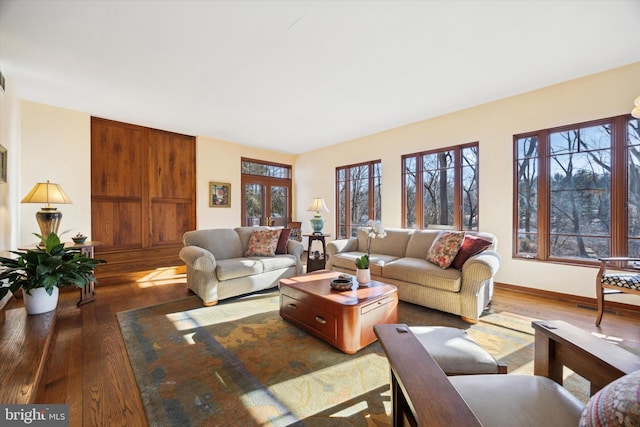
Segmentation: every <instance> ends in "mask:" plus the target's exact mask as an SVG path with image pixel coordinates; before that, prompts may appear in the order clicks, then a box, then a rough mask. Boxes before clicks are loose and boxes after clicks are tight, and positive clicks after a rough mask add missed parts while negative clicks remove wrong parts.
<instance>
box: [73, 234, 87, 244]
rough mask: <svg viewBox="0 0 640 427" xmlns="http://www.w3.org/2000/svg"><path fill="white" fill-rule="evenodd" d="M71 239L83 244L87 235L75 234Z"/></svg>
mask: <svg viewBox="0 0 640 427" xmlns="http://www.w3.org/2000/svg"><path fill="white" fill-rule="evenodd" d="M71 240H73V243H76V244H82V243H84V241H85V240H87V236H80V235H77V236H73V237H72V238H71Z"/></svg>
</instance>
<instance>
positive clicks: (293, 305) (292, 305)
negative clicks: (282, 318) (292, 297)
mask: <svg viewBox="0 0 640 427" xmlns="http://www.w3.org/2000/svg"><path fill="white" fill-rule="evenodd" d="M289 308H293V309H294V310H295V309H296V308H298V307H296V305H295V304H289Z"/></svg>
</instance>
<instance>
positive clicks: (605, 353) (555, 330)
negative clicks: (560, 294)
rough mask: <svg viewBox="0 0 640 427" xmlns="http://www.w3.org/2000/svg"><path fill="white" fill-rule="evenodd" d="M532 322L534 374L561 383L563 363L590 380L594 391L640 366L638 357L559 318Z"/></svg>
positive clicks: (592, 391) (593, 392)
mask: <svg viewBox="0 0 640 427" xmlns="http://www.w3.org/2000/svg"><path fill="white" fill-rule="evenodd" d="M531 326H533V329H535V331H536V341H535V359H534V365H533V366H534V368H533V373H534V375H543V376H545V377H549V378H551V379H552V380H554V381H555V382H557V383H558V384H562V377H563V375H562V371H563V366H566V367H567V368H569V369H571V370H572V371H573V372H575V373H576V374H578V375H580V376H582V377H583V378H586V379H587V380H588V381H589V382H590V383H591V390H590V391H591V395H593V394H595V393H596V392H597V391H598V390H600V389H601V388H602V387H604V386H606V385H607V384H609V383H610V382H612V381H615V380H616V379H618V378H620V377H622V376H624V375H626V374H630V373H631V372H633V371H635V370H638V369H640V357H638V356H636V355H634V354H633V353H630V352H628V351H627V350H625V349H623V348H621V347H618V346H615V345H612V344H611V343H609V342H606V341H605V340H603V339H596V338H595V337H594V336H593V335H591V334H590V333H588V332H586V331H584V330H582V329H580V328H577V327H575V326H573V325H570V324H569V323H567V322H563V321H562V320H550V321H542V320H537V321H534V322H532V323H531Z"/></svg>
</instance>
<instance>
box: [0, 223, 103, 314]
mask: <svg viewBox="0 0 640 427" xmlns="http://www.w3.org/2000/svg"><path fill="white" fill-rule="evenodd" d="M34 234H35V233H34ZM35 235H36V236H38V238H40V240H41V242H42V244H43V246H34V248H33V249H29V250H26V251H11V253H12V254H14V255H17V258H3V257H0V281H2V280H6V281H7V282H8V285H9V286H2V287H0V299H2V298H3V297H4V296H5V295H6V294H7V293H9V291H11V292H12V293H16V292H17V291H18V289H22V290H23V296H24V305H25V309H26V310H27V314H40V313H46V312H47V311H51V310H54V309H55V308H56V306H57V305H58V292H59V288H63V287H68V286H75V287H78V288H81V287H83V286H84V285H86V284H88V283H89V282H95V281H96V277H95V275H94V271H95V269H96V266H97V265H98V264H100V263H103V262H106V261H104V260H101V259H94V258H89V257H86V256H85V255H83V254H82V252H81V251H80V249H77V248H76V249H74V248H69V249H65V247H64V243H61V242H60V238H59V237H58V236H57V235H56V233H51V234H49V236H47V238H46V239H43V238H42V236H40V235H39V234H35Z"/></svg>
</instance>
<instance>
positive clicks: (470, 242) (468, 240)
mask: <svg viewBox="0 0 640 427" xmlns="http://www.w3.org/2000/svg"><path fill="white" fill-rule="evenodd" d="M492 244H493V242H490V241H489V240H485V239H483V238H481V237H476V236H472V235H471V234H467V235H466V236H464V240H463V242H462V246H461V247H460V250H459V251H458V254H457V255H456V257H455V258H454V259H453V262H452V263H451V267H453V268H455V269H458V270H460V269H462V265H463V264H464V263H465V262H466V261H467V260H468V259H469V258H471V257H472V256H474V255H477V254H479V253H480V252H482V251H484V250H485V249H487V248H488V247H489V246H491V245H492Z"/></svg>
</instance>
